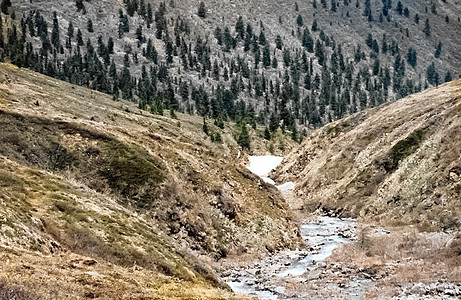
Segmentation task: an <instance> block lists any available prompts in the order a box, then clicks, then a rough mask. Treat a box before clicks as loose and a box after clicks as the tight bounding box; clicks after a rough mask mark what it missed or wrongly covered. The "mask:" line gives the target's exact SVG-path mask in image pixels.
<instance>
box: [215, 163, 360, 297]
mask: <svg viewBox="0 0 461 300" xmlns="http://www.w3.org/2000/svg"><path fill="white" fill-rule="evenodd" d="M281 161H282V158H281V157H277V156H250V164H249V166H248V169H249V170H250V171H252V172H253V173H255V174H256V175H259V176H260V177H261V178H262V179H263V180H264V181H266V182H268V183H271V184H275V183H274V181H273V180H272V179H270V178H269V177H268V174H269V173H270V171H271V170H273V169H274V168H276V167H277V165H279V164H280V163H281ZM277 187H278V188H279V189H280V190H281V191H282V193H283V194H285V193H287V192H289V191H290V190H292V189H293V188H294V184H293V183H292V182H287V183H284V184H282V185H279V186H277ZM355 224H356V222H355V220H353V219H339V218H331V217H326V216H318V217H315V218H313V219H311V220H308V221H306V222H305V223H303V224H302V225H301V236H302V238H303V239H304V241H305V242H306V249H303V250H286V251H282V252H280V253H277V254H274V255H270V256H267V257H265V258H264V259H262V260H260V261H256V262H254V263H253V264H251V265H250V266H247V267H245V268H240V269H238V270H230V271H228V272H226V273H225V274H223V279H224V280H225V281H226V283H227V284H228V285H229V286H230V287H231V288H232V290H233V291H234V292H235V293H238V294H247V295H250V296H255V297H258V298H260V299H278V298H285V292H286V291H285V290H286V288H285V287H286V286H287V283H290V282H293V283H296V282H299V280H301V279H302V276H303V275H304V274H305V273H306V272H307V271H309V270H311V269H313V268H316V267H317V266H318V265H319V264H321V263H322V262H323V261H324V260H325V259H326V258H327V257H328V256H330V255H331V254H332V251H333V250H334V249H335V248H337V247H339V246H341V245H343V244H346V243H350V242H352V239H353V237H354V235H355Z"/></svg>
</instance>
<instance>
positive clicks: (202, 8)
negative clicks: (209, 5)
mask: <svg viewBox="0 0 461 300" xmlns="http://www.w3.org/2000/svg"><path fill="white" fill-rule="evenodd" d="M197 14H198V16H199V17H200V18H202V19H204V18H206V8H205V3H203V2H200V4H199V6H198V10H197Z"/></svg>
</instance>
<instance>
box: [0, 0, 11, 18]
mask: <svg viewBox="0 0 461 300" xmlns="http://www.w3.org/2000/svg"><path fill="white" fill-rule="evenodd" d="M10 6H11V0H2V2H1V4H0V11H1V12H2V13H4V14H5V15H7V14H8V8H9V7H10Z"/></svg>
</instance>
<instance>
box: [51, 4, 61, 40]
mask: <svg viewBox="0 0 461 300" xmlns="http://www.w3.org/2000/svg"><path fill="white" fill-rule="evenodd" d="M51 43H52V44H53V46H54V47H55V48H56V49H59V48H60V46H61V43H60V41H59V23H58V17H57V14H56V12H55V11H54V12H53V29H52V31H51Z"/></svg>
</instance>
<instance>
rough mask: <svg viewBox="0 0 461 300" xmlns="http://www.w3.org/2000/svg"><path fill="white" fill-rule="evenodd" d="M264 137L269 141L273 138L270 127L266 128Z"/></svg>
mask: <svg viewBox="0 0 461 300" xmlns="http://www.w3.org/2000/svg"><path fill="white" fill-rule="evenodd" d="M264 138H265V139H266V140H268V141H270V140H271V133H270V131H269V128H267V127H266V128H265V129H264Z"/></svg>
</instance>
